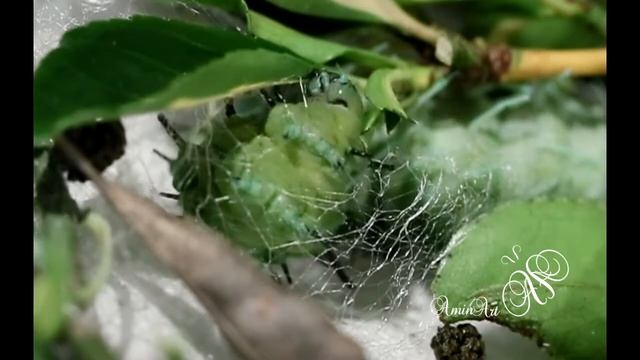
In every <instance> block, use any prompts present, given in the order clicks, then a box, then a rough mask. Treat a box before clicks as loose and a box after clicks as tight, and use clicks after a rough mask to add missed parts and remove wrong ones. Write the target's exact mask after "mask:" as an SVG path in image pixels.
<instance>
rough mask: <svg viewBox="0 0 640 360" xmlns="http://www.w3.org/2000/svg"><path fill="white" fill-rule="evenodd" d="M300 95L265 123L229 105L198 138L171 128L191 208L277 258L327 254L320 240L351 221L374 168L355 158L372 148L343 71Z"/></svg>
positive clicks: (262, 255) (263, 255)
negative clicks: (363, 179)
mask: <svg viewBox="0 0 640 360" xmlns="http://www.w3.org/2000/svg"><path fill="white" fill-rule="evenodd" d="M299 89H300V88H299V87H298V88H297V91H298V94H300V90H299ZM301 95H302V96H303V98H302V99H301V100H302V101H299V102H297V103H287V102H284V103H279V104H276V105H275V106H273V108H271V109H270V110H269V111H268V116H267V117H266V122H265V121H264V120H262V122H261V121H260V119H259V118H260V114H258V115H256V114H252V115H246V114H244V115H242V114H240V115H239V114H233V112H234V110H233V109H231V111H228V113H231V114H230V116H229V117H228V118H227V119H225V121H224V122H215V123H214V125H213V126H212V127H211V129H210V130H209V131H210V133H209V136H207V141H206V142H204V143H202V144H199V145H193V144H188V143H187V142H185V141H184V140H182V139H181V138H179V136H177V134H175V132H173V130H171V129H170V128H169V127H168V126H165V128H166V129H167V130H168V131H169V132H170V134H173V137H174V139H176V141H177V143H178V145H179V155H178V158H177V159H176V160H172V161H171V171H172V173H173V176H174V187H175V188H176V189H177V190H178V191H179V192H180V195H178V200H179V201H180V203H181V205H182V206H183V208H184V210H185V212H187V213H189V214H192V215H195V216H196V217H197V218H199V219H201V220H202V221H204V222H205V223H207V224H208V225H210V226H212V227H214V228H216V229H218V230H220V231H222V232H223V233H224V234H226V235H227V236H228V237H229V238H230V239H231V240H232V241H233V242H235V243H236V244H237V245H239V246H241V247H242V248H244V249H245V250H246V251H248V252H249V253H250V254H251V255H253V256H254V257H256V258H258V259H259V260H261V261H263V262H265V263H269V264H271V263H279V264H285V261H286V259H287V258H289V257H296V256H312V257H316V256H319V255H322V254H323V253H325V252H326V250H327V248H326V244H325V243H324V242H323V241H321V240H314V239H322V238H323V237H326V236H330V235H331V234H332V233H334V232H335V231H336V230H337V229H338V228H339V227H340V226H341V225H342V224H343V223H344V222H345V215H344V214H345V212H346V211H347V210H348V209H349V207H350V206H351V205H352V204H351V203H352V202H353V199H354V194H353V193H354V192H355V191H356V189H357V186H356V185H357V183H358V181H357V180H356V179H357V178H358V177H359V176H362V174H363V172H364V171H365V170H366V169H367V166H366V165H367V162H366V159H364V158H362V157H357V156H354V155H353V153H357V154H362V153H363V152H364V147H363V143H362V141H361V138H360V137H361V134H362V132H363V126H364V124H363V121H362V119H363V112H364V102H363V98H362V97H361V95H360V92H359V91H358V90H357V89H356V88H355V87H354V86H353V85H352V84H351V83H350V82H349V81H348V80H347V79H346V78H345V77H344V76H339V75H336V74H329V73H326V72H321V73H319V74H315V76H313V77H312V78H311V79H310V80H309V81H308V82H307V83H306V85H304V87H303V93H302V94H301ZM266 96H267V100H270V99H269V98H270V96H269V95H266ZM163 122H164V124H165V125H166V120H164V119H163ZM339 275H340V274H339ZM341 277H342V276H341ZM343 280H344V279H343Z"/></svg>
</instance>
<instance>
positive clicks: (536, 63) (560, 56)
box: [500, 48, 607, 81]
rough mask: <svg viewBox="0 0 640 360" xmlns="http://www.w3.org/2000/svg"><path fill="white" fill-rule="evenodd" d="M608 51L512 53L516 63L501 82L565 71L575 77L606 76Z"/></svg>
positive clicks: (529, 50)
mask: <svg viewBox="0 0 640 360" xmlns="http://www.w3.org/2000/svg"><path fill="white" fill-rule="evenodd" d="M606 57H607V50H606V48H597V49H575V50H537V49H522V50H513V51H512V58H513V62H512V63H511V66H510V68H509V70H508V71H507V72H505V73H504V74H503V75H502V76H501V77H500V79H501V80H502V81H520V80H531V79H539V78H544V77H549V76H553V75H558V74H561V73H563V72H565V71H569V72H571V74H572V75H574V76H598V75H606V73H607V64H606Z"/></svg>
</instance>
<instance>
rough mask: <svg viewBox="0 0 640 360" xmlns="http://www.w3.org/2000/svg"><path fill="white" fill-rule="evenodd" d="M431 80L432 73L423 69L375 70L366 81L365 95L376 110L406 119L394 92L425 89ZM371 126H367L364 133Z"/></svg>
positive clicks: (410, 91)
mask: <svg viewBox="0 0 640 360" xmlns="http://www.w3.org/2000/svg"><path fill="white" fill-rule="evenodd" d="M432 80H433V71H432V70H431V69H430V68H425V67H411V68H402V69H381V70H376V71H375V72H373V74H371V76H370V77H369V80H368V81H367V86H366V88H365V95H366V96H367V98H368V99H369V101H371V103H372V104H373V105H374V106H375V107H376V108H378V109H380V110H386V111H391V112H393V113H394V114H396V115H398V116H401V117H402V118H406V117H407V114H406V113H405V111H404V109H403V106H402V104H401V103H400V100H399V99H398V97H397V95H396V90H397V89H401V90H404V92H409V93H414V92H416V91H418V90H424V89H426V88H427V87H428V86H429V85H431V82H432ZM376 119H377V118H376ZM373 125H374V124H373V123H371V124H367V125H366V126H365V131H366V130H368V129H370V128H371V127H372V126H373Z"/></svg>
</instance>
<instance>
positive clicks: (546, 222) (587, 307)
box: [432, 200, 606, 359]
mask: <svg viewBox="0 0 640 360" xmlns="http://www.w3.org/2000/svg"><path fill="white" fill-rule="evenodd" d="M455 238H459V239H461V243H459V244H458V245H457V246H455V247H454V248H453V250H452V251H451V253H450V256H449V257H448V258H446V260H445V263H444V265H443V266H442V267H441V269H440V271H439V273H438V275H437V277H436V280H435V281H434V283H433V284H432V289H433V291H434V293H435V295H436V296H437V297H436V299H440V300H442V299H444V298H442V296H445V297H446V300H447V308H448V310H446V311H443V312H441V313H440V317H441V319H442V320H443V321H446V322H456V321H461V320H472V319H473V320H482V319H488V320H490V321H494V322H498V323H500V324H503V325H505V326H507V327H509V328H511V329H512V330H514V331H518V332H520V333H522V334H525V335H528V336H532V337H535V338H537V339H538V340H539V342H540V343H541V344H545V348H546V349H547V350H548V351H549V353H550V354H551V355H552V356H554V357H556V358H562V359H587V358H588V359H604V358H605V325H606V315H605V308H606V305H605V295H606V294H605V287H606V268H605V246H606V244H605V210H604V206H603V204H602V203H601V202H587V201H584V202H575V201H568V200H553V201H549V200H544V201H543V200H539V201H533V202H513V203H510V204H506V205H503V206H501V207H499V208H497V209H496V210H494V212H492V213H490V214H488V215H487V216H484V217H482V218H481V219H480V220H479V221H478V222H477V223H475V224H473V225H471V226H470V227H469V228H467V229H464V230H463V231H461V232H460V233H459V234H458V235H457V236H456V237H454V239H455ZM516 245H517V246H519V247H515V246H516ZM545 250H546V251H545ZM554 251H555V252H554ZM537 254H539V255H540V256H539V257H536V255H537ZM543 257H544V259H543ZM565 260H566V262H565ZM546 261H548V262H546ZM556 261H557V262H556ZM536 262H537V263H536ZM527 264H528V265H529V266H530V268H529V269H530V270H529V271H528V272H526V273H524V272H520V273H518V272H517V271H524V270H526V269H527V267H526V266H527ZM546 266H551V267H550V268H545V267H546ZM556 270H558V272H557V273H556V274H555V275H553V274H551V273H552V272H555V271H556ZM532 271H538V272H537V273H534V274H537V276H538V277H539V278H542V279H545V282H546V284H548V286H549V287H548V288H547V287H545V284H543V283H542V282H540V281H537V280H536V278H535V277H533V276H531V272H532ZM543 271H546V273H547V274H546V275H544V274H543ZM523 274H527V275H526V276H525V275H523ZM526 277H528V278H529V279H530V280H531V284H532V285H534V286H535V291H536V295H537V296H538V297H539V299H540V302H541V303H539V302H538V301H536V298H535V297H534V295H533V294H532V293H530V294H529V297H528V300H529V304H530V308H529V309H528V311H526V310H527V308H526V304H527V302H526V301H525V302H524V304H525V305H524V306H522V307H519V308H518V307H515V306H509V308H507V307H505V304H509V303H510V302H511V301H513V303H520V302H522V301H523V300H524V299H525V297H523V296H516V293H515V292H510V291H509V287H508V286H507V284H508V283H510V281H512V280H513V281H514V282H511V283H510V284H511V285H512V289H513V290H514V291H520V290H522V287H521V286H522V285H518V283H516V282H515V281H519V284H525V282H524V279H525V278H526ZM528 289H529V290H531V288H530V287H529V288H528ZM550 289H553V291H551V290H550ZM503 290H504V293H503ZM503 294H504V296H503ZM480 297H485V298H486V299H487V302H488V304H489V308H491V307H492V306H497V308H498V311H499V312H498V314H497V316H495V317H492V316H491V314H489V316H487V314H486V313H484V312H482V311H479V312H476V313H471V314H463V313H458V314H454V312H455V310H454V308H458V309H460V308H465V307H467V308H468V307H469V306H470V303H471V301H472V300H473V299H479V298H480ZM480 299H481V298H480ZM505 301H506V302H505ZM544 301H546V303H544ZM440 304H441V305H442V303H440ZM493 304H496V305H493ZM476 305H477V304H476ZM473 308H474V309H484V307H482V306H481V307H479V308H476V307H473ZM437 309H440V310H442V309H444V308H443V307H437Z"/></svg>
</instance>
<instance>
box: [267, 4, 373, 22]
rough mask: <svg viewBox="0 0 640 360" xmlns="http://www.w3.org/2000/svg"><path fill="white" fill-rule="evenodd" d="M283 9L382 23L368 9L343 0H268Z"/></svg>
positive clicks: (306, 13) (334, 17)
mask: <svg viewBox="0 0 640 360" xmlns="http://www.w3.org/2000/svg"><path fill="white" fill-rule="evenodd" d="M267 1H268V2H270V3H272V4H274V5H277V6H279V7H281V8H283V9H287V10H289V11H293V12H296V13H299V14H305V15H314V16H320V17H326V18H330V19H339V20H349V21H359V22H369V23H382V22H383V21H382V19H380V18H379V17H378V16H376V15H373V14H371V13H369V12H367V11H366V10H362V9H358V8H356V7H353V6H348V4H345V3H346V2H347V1H341V0H305V1H300V0H267Z"/></svg>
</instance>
